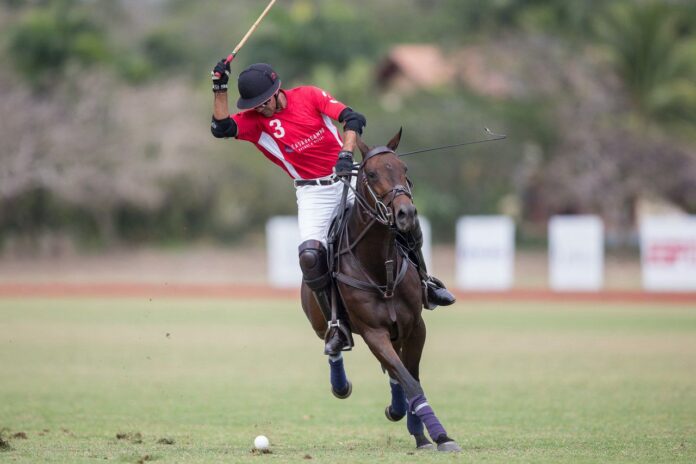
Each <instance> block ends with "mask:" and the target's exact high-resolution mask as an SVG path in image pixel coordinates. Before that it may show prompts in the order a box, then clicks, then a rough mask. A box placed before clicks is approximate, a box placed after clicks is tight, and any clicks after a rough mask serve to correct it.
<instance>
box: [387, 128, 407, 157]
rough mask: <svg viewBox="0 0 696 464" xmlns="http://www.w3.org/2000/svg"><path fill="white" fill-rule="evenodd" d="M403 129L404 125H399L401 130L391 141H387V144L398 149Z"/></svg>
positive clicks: (393, 148)
mask: <svg viewBox="0 0 696 464" xmlns="http://www.w3.org/2000/svg"><path fill="white" fill-rule="evenodd" d="M403 130H404V128H403V127H399V132H398V133H397V134H396V135H395V136H394V138H392V139H391V140H390V141H389V143H387V146H388V147H389V148H391V149H392V150H394V151H396V147H398V146H399V142H400V141H401V132H403Z"/></svg>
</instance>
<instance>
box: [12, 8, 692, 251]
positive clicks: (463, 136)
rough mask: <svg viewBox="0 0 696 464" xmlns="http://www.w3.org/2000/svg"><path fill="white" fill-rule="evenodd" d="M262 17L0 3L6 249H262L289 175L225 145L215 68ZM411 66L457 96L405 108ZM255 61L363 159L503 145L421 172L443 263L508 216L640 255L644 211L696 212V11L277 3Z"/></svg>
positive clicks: (416, 100)
mask: <svg viewBox="0 0 696 464" xmlns="http://www.w3.org/2000/svg"><path fill="white" fill-rule="evenodd" d="M264 3H265V2H259V1H257V0H237V1H235V2H229V1H222V0H210V1H207V2H191V1H186V0H0V31H1V32H0V54H1V55H2V62H3V63H5V65H4V66H2V68H0V118H1V119H2V121H3V123H2V125H1V126H0V127H1V128H0V132H1V133H0V246H2V247H5V248H7V247H13V248H18V249H23V250H26V251H27V252H32V251H33V250H36V249H37V243H40V242H42V241H46V240H48V241H49V242H51V243H55V244H56V245H55V246H56V247H60V246H74V247H78V248H85V247H87V248H90V247H108V246H114V245H123V244H142V243H147V244H158V245H161V244H182V243H184V242H191V241H201V240H203V241H211V242H215V243H233V242H239V241H252V242H253V241H258V240H260V237H261V236H262V234H263V225H264V223H265V221H266V219H267V218H268V217H269V216H271V215H275V214H294V213H295V198H294V192H293V189H292V185H291V182H290V181H289V179H288V178H286V176H285V175H284V174H283V173H282V172H281V171H279V170H278V169H277V168H276V167H275V166H273V165H272V164H271V163H269V162H267V161H266V160H265V158H263V157H262V156H261V155H260V154H258V153H257V152H256V151H255V149H254V148H253V147H252V146H251V145H250V144H244V143H236V142H234V141H220V140H216V139H213V138H212V137H211V136H210V135H209V129H208V124H209V117H210V112H211V102H212V96H211V95H210V90H209V85H210V82H209V72H210V68H211V67H212V66H213V65H214V64H215V62H216V61H217V60H218V59H219V58H220V57H222V56H226V55H227V54H228V53H229V52H230V51H231V48H232V47H233V46H234V45H235V44H236V43H237V41H238V40H239V39H240V38H241V36H242V35H243V34H244V33H245V32H246V30H247V29H248V28H249V26H250V25H251V24H252V23H253V21H254V20H255V19H256V17H257V16H258V14H259V13H260V11H261V10H262V9H263V6H264V5H263V4H264ZM402 44H426V45H429V46H434V47H435V48H437V49H438V50H439V52H440V53H441V54H442V56H443V57H444V59H443V61H442V63H443V64H442V65H436V66H431V65H427V64H425V62H424V64H423V65H422V67H426V68H427V69H426V70H427V73H426V74H430V75H433V76H438V75H444V74H447V75H448V76H449V78H448V79H447V80H446V81H444V82H440V83H439V84H432V85H428V84H423V83H420V84H419V83H416V84H415V85H413V86H412V87H411V88H410V89H408V90H404V89H399V88H398V87H393V86H390V81H389V79H387V78H386V77H385V75H384V72H383V71H384V69H387V68H385V63H386V62H388V60H389V58H390V57H391V56H392V55H391V54H392V52H393V50H394V49H395V47H397V46H399V45H402ZM259 61H265V62H269V63H272V64H273V65H274V67H275V68H276V70H277V71H278V72H279V74H280V75H281V78H282V79H283V83H284V86H285V87H290V86H294V85H300V84H313V85H318V86H320V87H323V88H325V89H327V90H328V91H330V92H331V93H332V94H333V95H334V96H335V97H337V98H339V99H340V100H342V101H344V102H346V103H347V104H349V105H350V106H352V107H354V108H355V109H357V110H358V111H360V112H362V113H364V114H365V115H366V116H367V118H368V127H367V130H366V133H365V135H364V137H365V140H366V141H367V142H368V144H372V145H376V144H381V143H384V142H386V140H388V139H389V138H390V137H391V136H392V135H393V134H394V133H395V132H396V131H397V130H398V129H399V127H401V126H403V128H404V136H403V138H402V145H401V147H400V148H401V149H402V150H413V149H418V148H424V147H430V146H438V145H447V144H452V143H456V142H460V141H464V140H475V139H478V138H480V137H481V136H483V135H484V134H483V128H484V127H490V128H491V129H492V130H494V131H496V132H504V133H506V134H508V138H507V140H506V141H504V142H495V143H491V144H483V145H473V146H470V147H467V148H466V149H459V150H443V151H439V152H433V153H428V154H424V155H420V156H414V157H411V158H406V159H405V160H406V161H407V162H408V164H409V167H410V172H411V174H412V177H413V180H414V181H415V184H416V190H415V193H416V203H417V206H418V208H419V211H420V213H421V214H424V215H426V216H428V217H429V218H430V220H431V221H432V223H433V225H434V230H435V239H436V240H438V241H451V240H453V234H454V223H455V221H456V218H457V217H459V216H461V215H463V214H499V213H504V214H510V215H512V216H513V217H514V218H515V220H516V221H517V224H518V226H519V227H518V230H519V238H520V240H521V243H523V244H524V243H533V242H534V241H536V240H539V239H541V238H543V236H544V234H545V230H546V220H547V219H548V217H549V216H550V215H552V214H558V213H592V214H600V215H601V216H602V217H603V218H604V220H605V223H606V226H607V233H608V238H609V241H610V244H618V245H621V244H631V243H632V242H633V240H634V237H635V226H636V221H637V218H638V217H639V214H640V213H641V211H642V209H641V208H643V207H644V205H645V204H649V205H653V206H654V205H658V206H660V207H662V208H673V209H677V210H681V211H685V212H690V213H695V212H696V166H695V163H696V125H695V123H694V122H695V121H696V2H693V1H688V0H684V1H675V0H672V1H667V0H664V1H658V0H653V1H650V0H585V1H582V2H579V1H578V2H569V1H565V0H382V1H380V2H373V1H368V0H354V1H351V2H345V1H342V0H280V1H278V3H277V4H276V6H275V7H274V9H273V10H271V13H270V14H269V16H268V17H267V18H266V19H265V20H264V22H263V23H262V24H261V26H260V27H259V29H258V30H257V32H256V33H255V34H254V36H253V37H252V39H251V40H250V41H249V42H248V43H247V45H246V46H245V48H244V49H243V50H242V52H241V53H240V54H239V55H238V57H237V59H236V60H235V62H234V63H233V74H236V73H237V72H238V71H240V70H241V69H243V68H244V67H245V66H246V65H248V64H250V63H253V62H259ZM428 66H430V67H428ZM380 70H382V71H380ZM406 77H408V76H406ZM230 99H231V102H232V105H231V106H232V107H233V104H234V99H236V95H235V94H234V93H232V92H231V95H230ZM61 244H62V245H61ZM65 244H69V245H65ZM78 244H79V245H78Z"/></svg>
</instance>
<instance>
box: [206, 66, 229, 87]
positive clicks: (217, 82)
mask: <svg viewBox="0 0 696 464" xmlns="http://www.w3.org/2000/svg"><path fill="white" fill-rule="evenodd" d="M210 76H211V78H212V79H213V92H227V81H228V80H229V78H230V63H229V62H227V61H226V58H223V59H221V60H220V61H218V63H217V64H216V65H215V67H214V68H213V70H212V71H211V72H210Z"/></svg>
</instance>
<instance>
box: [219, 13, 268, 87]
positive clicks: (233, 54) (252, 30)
mask: <svg viewBox="0 0 696 464" xmlns="http://www.w3.org/2000/svg"><path fill="white" fill-rule="evenodd" d="M275 2H276V0H271V2H270V3H269V4H268V6H267V7H266V9H265V10H263V12H262V13H261V16H259V19H257V20H256V22H255V23H254V24H252V25H251V27H250V28H249V30H248V31H247V33H246V34H244V37H242V40H240V41H239V43H238V44H237V46H236V47H234V50H232V53H230V54H229V56H228V57H227V58H226V59H225V64H228V63H231V62H232V60H234V57H235V56H237V53H239V50H241V49H242V47H243V46H244V44H245V43H246V41H247V40H249V37H251V34H253V33H254V31H255V30H256V28H257V27H258V26H259V23H261V20H262V19H263V18H265V17H266V15H267V14H268V12H269V11H270V9H271V7H272V6H273V4H274V3H275ZM215 77H220V73H215Z"/></svg>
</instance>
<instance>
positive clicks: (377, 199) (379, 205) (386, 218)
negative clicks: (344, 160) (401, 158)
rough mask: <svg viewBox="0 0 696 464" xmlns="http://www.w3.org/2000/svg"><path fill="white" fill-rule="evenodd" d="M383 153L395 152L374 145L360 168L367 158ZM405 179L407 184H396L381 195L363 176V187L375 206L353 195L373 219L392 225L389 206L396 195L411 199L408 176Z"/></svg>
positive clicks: (363, 164) (362, 165) (392, 220)
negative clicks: (387, 198)
mask: <svg viewBox="0 0 696 464" xmlns="http://www.w3.org/2000/svg"><path fill="white" fill-rule="evenodd" d="M385 153H393V154H395V155H396V152H395V151H394V150H392V149H391V148H389V147H386V146H379V147H375V148H373V149H372V150H370V151H368V152H367V154H366V155H365V156H364V158H363V161H362V163H361V168H362V167H364V166H365V163H367V161H368V160H369V159H371V158H373V157H375V156H377V155H383V154H385ZM407 181H408V185H406V186H403V185H401V184H397V185H395V186H394V187H393V188H392V189H391V190H389V191H387V192H385V193H383V194H382V195H377V194H376V193H375V191H374V190H372V187H370V183H369V182H368V181H367V177H366V176H363V180H362V183H363V184H364V185H365V188H366V189H367V191H368V192H369V193H370V196H371V197H372V200H373V201H374V204H375V206H374V207H371V206H370V205H368V204H367V202H365V201H364V199H363V198H361V197H360V195H355V197H356V198H357V199H358V201H360V203H361V204H362V206H363V207H364V208H365V210H366V211H368V212H369V213H370V215H371V216H372V217H373V218H374V219H375V220H377V222H379V223H380V224H383V225H385V226H389V227H392V226H393V225H394V215H393V214H392V210H391V206H392V203H394V200H395V199H396V197H398V196H399V195H406V196H407V197H408V198H409V199H411V200H413V194H412V193H411V181H410V180H409V179H408V178H407ZM356 193H357V192H356ZM390 194H391V198H389V200H388V201H386V202H385V201H384V199H385V198H386V197H387V196H389V195H390Z"/></svg>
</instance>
